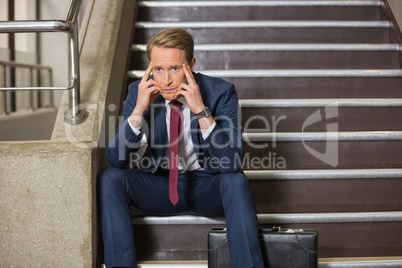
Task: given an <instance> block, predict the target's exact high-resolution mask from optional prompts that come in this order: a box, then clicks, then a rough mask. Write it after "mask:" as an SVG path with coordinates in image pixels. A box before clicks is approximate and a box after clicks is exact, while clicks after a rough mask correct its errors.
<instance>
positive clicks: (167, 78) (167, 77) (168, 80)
mask: <svg viewBox="0 0 402 268" xmlns="http://www.w3.org/2000/svg"><path fill="white" fill-rule="evenodd" d="M164 82H165V85H167V86H168V85H170V84H171V83H172V77H171V75H170V72H169V71H167V72H165V81H164Z"/></svg>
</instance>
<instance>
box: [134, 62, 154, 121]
mask: <svg viewBox="0 0 402 268" xmlns="http://www.w3.org/2000/svg"><path fill="white" fill-rule="evenodd" d="M151 71H152V62H151V63H149V67H148V69H147V70H146V72H145V74H144V76H143V77H142V79H141V82H140V83H139V85H138V96H137V103H136V105H135V107H134V110H133V112H132V113H131V116H130V122H131V124H132V125H133V126H134V127H139V126H141V121H142V117H143V115H144V113H145V111H146V110H147V109H148V108H149V106H151V104H152V103H153V102H154V101H155V99H156V97H158V96H159V95H160V94H161V88H160V86H159V84H158V83H157V82H156V81H155V80H153V79H149V77H150V75H151Z"/></svg>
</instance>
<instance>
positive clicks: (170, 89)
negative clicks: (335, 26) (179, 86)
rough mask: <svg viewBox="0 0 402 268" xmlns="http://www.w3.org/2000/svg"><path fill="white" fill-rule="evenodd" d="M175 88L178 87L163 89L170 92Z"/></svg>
mask: <svg viewBox="0 0 402 268" xmlns="http://www.w3.org/2000/svg"><path fill="white" fill-rule="evenodd" d="M175 89H176V88H165V89H163V91H164V92H167V93H169V92H173V91H174V90H175Z"/></svg>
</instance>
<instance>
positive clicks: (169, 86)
mask: <svg viewBox="0 0 402 268" xmlns="http://www.w3.org/2000/svg"><path fill="white" fill-rule="evenodd" d="M151 62H152V74H153V76H154V80H155V81H156V82H157V83H158V84H159V86H160V87H161V89H162V92H161V95H162V97H164V98H165V99H166V100H174V99H176V98H175V94H176V93H177V91H178V88H179V86H180V85H181V84H182V83H187V80H186V76H185V74H184V71H183V64H188V62H187V60H186V57H185V52H184V50H180V49H177V48H165V47H157V46H155V47H153V48H152V51H151ZM194 63H195V59H193V60H192V61H191V63H190V65H189V66H190V69H191V70H192V71H193V70H194Z"/></svg>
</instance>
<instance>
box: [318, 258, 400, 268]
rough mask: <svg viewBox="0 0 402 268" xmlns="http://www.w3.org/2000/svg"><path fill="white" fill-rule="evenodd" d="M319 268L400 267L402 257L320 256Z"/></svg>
mask: <svg viewBox="0 0 402 268" xmlns="http://www.w3.org/2000/svg"><path fill="white" fill-rule="evenodd" d="M318 267H319V268H384V267H389V268H398V267H399V268H400V267H402V258H401V257H384V258H380V257H377V258H376V257H372V258H370V257H369V258H319V260H318Z"/></svg>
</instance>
